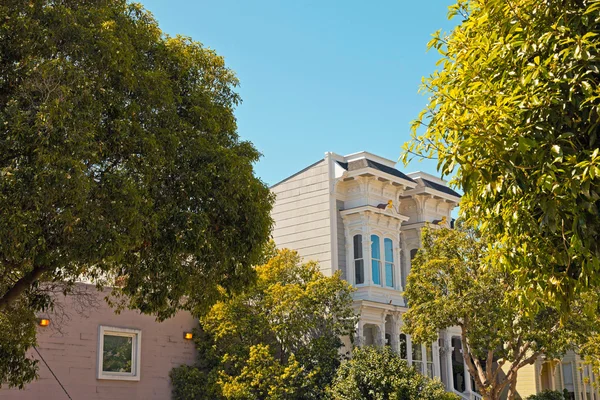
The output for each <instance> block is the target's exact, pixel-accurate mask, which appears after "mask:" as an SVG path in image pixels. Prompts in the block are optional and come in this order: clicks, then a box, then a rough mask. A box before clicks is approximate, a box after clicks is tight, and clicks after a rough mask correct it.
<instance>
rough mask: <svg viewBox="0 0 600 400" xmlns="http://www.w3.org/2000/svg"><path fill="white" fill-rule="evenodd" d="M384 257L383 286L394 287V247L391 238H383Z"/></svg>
mask: <svg viewBox="0 0 600 400" xmlns="http://www.w3.org/2000/svg"><path fill="white" fill-rule="evenodd" d="M383 247H384V257H385V286H387V287H394V247H393V245H392V239H384V240H383Z"/></svg>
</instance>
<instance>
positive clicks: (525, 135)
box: [403, 0, 600, 309]
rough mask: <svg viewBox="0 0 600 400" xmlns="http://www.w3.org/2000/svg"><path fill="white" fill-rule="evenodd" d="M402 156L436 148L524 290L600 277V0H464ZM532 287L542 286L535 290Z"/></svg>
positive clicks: (599, 281)
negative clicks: (503, 250) (505, 250)
mask: <svg viewBox="0 0 600 400" xmlns="http://www.w3.org/2000/svg"><path fill="white" fill-rule="evenodd" d="M456 15H459V16H460V18H461V20H462V21H461V22H460V23H459V24H458V26H457V27H456V28H455V29H454V30H452V31H451V32H450V33H449V34H447V35H442V34H440V32H439V31H438V32H437V33H436V34H435V35H434V38H433V40H432V41H431V42H430V43H429V47H431V48H435V49H437V50H438V51H439V53H440V54H441V56H442V58H441V59H440V64H441V68H440V69H439V70H438V71H437V72H435V73H434V74H433V75H431V76H430V77H428V78H425V79H424V85H423V87H424V90H425V91H426V92H427V93H428V94H429V95H430V98H429V104H428V105H427V107H426V108H425V110H423V112H422V113H421V115H420V116H419V118H418V120H417V121H416V122H415V123H414V126H413V127H414V138H413V140H412V141H411V142H409V143H407V144H406V145H405V153H404V156H403V157H404V159H405V161H407V160H409V159H410V158H411V155H412V154H417V155H418V156H424V157H431V158H437V159H438V160H439V164H438V167H439V169H440V170H441V172H442V173H443V174H447V175H450V174H453V173H455V180H454V182H455V183H456V184H457V185H458V186H459V187H460V188H462V190H464V197H463V200H462V205H463V206H465V207H464V208H463V209H462V213H463V214H464V216H465V217H467V218H470V219H473V220H474V221H477V222H478V223H480V224H481V228H482V229H483V230H484V231H486V232H488V233H489V234H494V235H496V236H497V239H498V240H499V241H501V242H502V243H503V244H504V245H505V246H506V247H508V248H511V249H512V250H511V252H510V253H507V254H504V255H503V261H504V263H505V265H506V266H507V267H508V268H509V269H510V271H511V272H513V274H514V275H515V276H516V277H518V279H517V281H516V284H518V285H519V286H521V287H522V288H523V289H524V290H523V297H524V299H522V300H527V298H528V297H531V298H535V297H536V296H537V294H536V293H535V292H543V293H545V295H546V296H547V297H549V298H551V299H557V300H558V301H559V303H561V304H562V306H563V308H565V309H567V308H568V305H569V301H570V299H571V298H572V297H573V296H574V295H575V293H577V292H578V291H580V290H585V289H586V288H588V287H598V286H600V213H599V207H600V149H599V147H600V137H599V134H600V131H599V126H600V125H599V121H600V69H599V68H600V54H599V51H600V40H599V37H600V36H598V35H599V34H600V3H599V2H598V1H597V0H558V1H539V0H485V1H483V0H459V1H458V2H457V3H456V4H455V5H454V6H452V7H451V8H450V16H456ZM529 288H534V289H535V290H532V291H531V290H529Z"/></svg>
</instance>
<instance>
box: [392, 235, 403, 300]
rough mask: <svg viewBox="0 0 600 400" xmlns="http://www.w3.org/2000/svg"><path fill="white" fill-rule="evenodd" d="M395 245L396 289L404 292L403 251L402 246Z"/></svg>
mask: <svg viewBox="0 0 600 400" xmlns="http://www.w3.org/2000/svg"><path fill="white" fill-rule="evenodd" d="M393 243H394V289H396V290H398V291H400V292H401V291H403V290H404V289H403V288H402V258H401V257H402V250H401V249H400V246H398V244H396V241H394V242H393Z"/></svg>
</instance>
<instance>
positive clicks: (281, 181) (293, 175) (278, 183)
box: [269, 158, 325, 189]
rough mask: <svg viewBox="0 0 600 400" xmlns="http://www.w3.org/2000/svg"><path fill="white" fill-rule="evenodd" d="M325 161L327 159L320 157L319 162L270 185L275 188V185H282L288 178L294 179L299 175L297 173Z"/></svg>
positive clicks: (270, 187)
mask: <svg viewBox="0 0 600 400" xmlns="http://www.w3.org/2000/svg"><path fill="white" fill-rule="evenodd" d="M324 161H325V159H324V158H322V159H320V160H319V161H317V162H314V163H312V164H310V165H309V166H308V167H306V168H302V169H301V170H300V171H298V172H296V173H294V174H292V175H290V176H288V177H287V178H284V179H282V180H280V181H279V182H277V183H274V184H272V185H271V186H269V189H273V188H274V187H275V186H277V185H281V184H282V183H283V182H285V181H287V180H289V179H292V178H293V177H295V176H297V175H300V174H301V173H303V172H305V171H306V170H309V169H311V168H312V167H314V166H315V165H317V164H319V163H321V162H324Z"/></svg>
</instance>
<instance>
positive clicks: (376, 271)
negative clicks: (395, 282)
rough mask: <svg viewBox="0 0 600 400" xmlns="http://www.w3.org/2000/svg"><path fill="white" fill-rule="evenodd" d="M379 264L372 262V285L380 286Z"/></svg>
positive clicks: (375, 261)
mask: <svg viewBox="0 0 600 400" xmlns="http://www.w3.org/2000/svg"><path fill="white" fill-rule="evenodd" d="M380 265H381V264H380V263H379V261H377V260H373V261H372V272H373V283H374V284H376V285H381V272H379V270H380V269H381V268H379V266H380Z"/></svg>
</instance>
